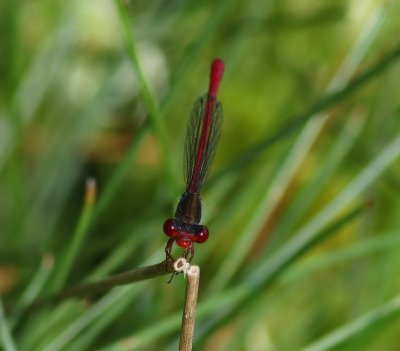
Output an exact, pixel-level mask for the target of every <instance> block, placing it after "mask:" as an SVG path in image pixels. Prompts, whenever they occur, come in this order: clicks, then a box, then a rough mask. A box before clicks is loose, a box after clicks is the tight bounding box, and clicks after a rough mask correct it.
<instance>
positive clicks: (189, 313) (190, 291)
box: [179, 266, 200, 351]
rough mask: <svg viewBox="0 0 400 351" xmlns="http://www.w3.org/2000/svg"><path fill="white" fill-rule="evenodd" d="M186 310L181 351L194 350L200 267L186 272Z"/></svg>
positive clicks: (193, 267)
mask: <svg viewBox="0 0 400 351" xmlns="http://www.w3.org/2000/svg"><path fill="white" fill-rule="evenodd" d="M185 273H186V275H187V281H186V297H185V309H184V311H183V315H182V328H181V339H180V342H179V351H190V350H192V344H193V331H194V322H195V318H196V306H197V295H198V291H199V280H200V267H198V266H190V267H189V268H188V269H187V270H186V272H185Z"/></svg>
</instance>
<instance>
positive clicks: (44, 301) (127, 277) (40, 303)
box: [24, 260, 176, 313]
mask: <svg viewBox="0 0 400 351" xmlns="http://www.w3.org/2000/svg"><path fill="white" fill-rule="evenodd" d="M174 272H176V270H175V269H174V261H172V260H168V261H163V262H161V263H158V264H154V265H151V266H146V267H141V268H137V269H133V270H131V271H127V272H123V273H119V274H115V275H113V276H111V277H109V278H106V279H103V280H100V281H97V282H92V283H83V284H79V285H75V286H72V287H70V288H66V289H65V290H62V291H61V292H59V293H56V294H54V295H52V296H48V297H43V298H39V299H37V300H34V301H33V302H32V303H31V304H29V305H28V306H27V307H26V309H25V311H24V312H28V313H31V312H34V311H37V310H39V309H41V308H43V307H44V306H47V305H52V304H56V303H59V302H61V301H64V300H67V299H70V298H79V297H87V296H91V295H94V294H97V293H100V292H104V291H106V290H109V289H111V288H114V287H116V286H119V285H126V284H130V283H134V282H138V281H142V280H146V279H150V278H155V277H158V276H160V275H165V274H169V273H174Z"/></svg>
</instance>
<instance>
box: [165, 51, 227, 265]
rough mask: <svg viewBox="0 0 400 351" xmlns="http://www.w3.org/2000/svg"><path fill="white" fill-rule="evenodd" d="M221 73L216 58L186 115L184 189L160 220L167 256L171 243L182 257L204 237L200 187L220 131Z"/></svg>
mask: <svg viewBox="0 0 400 351" xmlns="http://www.w3.org/2000/svg"><path fill="white" fill-rule="evenodd" d="M223 72H224V62H223V61H222V60H220V59H216V60H214V61H213V63H212V64H211V74H210V86H209V88H208V93H207V94H205V95H204V96H202V97H200V98H198V99H197V100H196V102H195V104H194V106H193V110H192V113H191V116H190V120H189V124H188V128H187V134H186V142H185V181H186V190H185V192H184V193H183V194H182V196H181V199H180V201H179V203H178V206H177V208H176V211H175V218H169V219H167V220H166V221H165V222H164V233H165V234H167V235H168V236H169V237H170V238H169V240H168V242H167V246H166V247H165V253H166V256H167V259H171V258H172V257H171V251H172V246H173V244H174V242H176V244H177V245H178V246H179V247H181V248H183V249H184V252H183V257H185V258H186V259H187V260H188V261H190V260H191V259H192V258H193V256H194V243H199V244H201V243H204V242H205V241H206V240H207V239H208V229H207V227H206V226H204V225H201V224H199V223H200V220H201V198H200V188H201V185H202V184H203V182H204V178H205V176H206V174H207V171H208V170H209V168H210V165H211V161H212V159H213V157H214V154H215V148H216V145H217V141H218V138H219V135H220V132H221V122H222V106H221V104H220V102H219V101H218V100H217V93H218V88H219V85H220V82H221V79H222V75H223Z"/></svg>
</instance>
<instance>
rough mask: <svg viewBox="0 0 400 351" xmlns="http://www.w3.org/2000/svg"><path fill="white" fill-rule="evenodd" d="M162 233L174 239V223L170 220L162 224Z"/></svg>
mask: <svg viewBox="0 0 400 351" xmlns="http://www.w3.org/2000/svg"><path fill="white" fill-rule="evenodd" d="M163 229H164V233H165V234H167V235H168V236H170V237H171V238H173V237H176V227H175V224H174V221H173V220H172V219H171V218H170V219H167V220H166V221H165V222H164V226H163Z"/></svg>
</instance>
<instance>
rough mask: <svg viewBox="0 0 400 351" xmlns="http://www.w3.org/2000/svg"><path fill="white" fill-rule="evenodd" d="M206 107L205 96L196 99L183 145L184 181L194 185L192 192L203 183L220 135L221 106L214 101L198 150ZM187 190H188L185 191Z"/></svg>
mask: <svg viewBox="0 0 400 351" xmlns="http://www.w3.org/2000/svg"><path fill="white" fill-rule="evenodd" d="M206 106H207V94H206V95H204V96H202V97H200V98H198V99H197V101H196V102H195V104H194V107H193V110H192V113H191V116H190V120H189V124H188V128H187V134H186V143H185V165H184V167H185V180H186V185H187V187H189V184H194V188H192V191H195V192H198V191H199V189H200V187H201V185H202V184H203V182H204V178H205V176H206V175H207V172H208V170H209V168H210V166H211V162H212V160H213V158H214V155H215V149H216V146H217V142H218V139H219V136H220V134H221V124H222V106H221V104H220V103H219V101H218V100H217V101H215V104H214V108H213V110H212V113H211V124H210V127H209V128H210V130H209V133H208V138H207V140H206V143H205V146H204V148H202V149H201V150H200V139H201V133H202V131H203V127H204V121H205V117H206V116H205V113H206ZM199 157H200V165H199V167H197V166H196V160H197V159H198V158H199ZM187 190H188V189H187Z"/></svg>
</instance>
